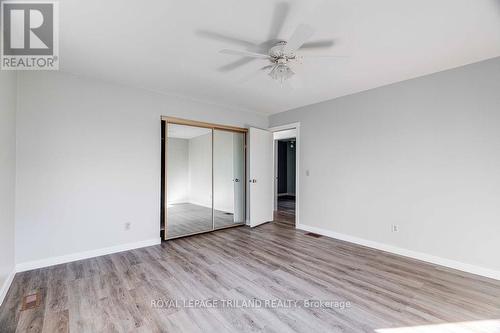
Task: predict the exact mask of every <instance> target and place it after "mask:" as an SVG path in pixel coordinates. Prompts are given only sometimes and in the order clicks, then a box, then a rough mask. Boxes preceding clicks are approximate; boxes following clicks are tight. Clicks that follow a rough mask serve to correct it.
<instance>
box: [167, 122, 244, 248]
mask: <svg viewBox="0 0 500 333" xmlns="http://www.w3.org/2000/svg"><path fill="white" fill-rule="evenodd" d="M166 175H167V182H166V188H167V219H166V228H167V238H168V239H172V238H176V237H180V236H186V235H191V234H196V233H200V232H206V231H211V230H214V229H220V228H225V227H229V226H234V225H239V224H242V223H244V222H245V135H244V133H237V132H231V131H224V130H212V129H211V128H203V127H196V126H187V125H178V124H171V123H169V124H168V125H167V144H166Z"/></svg>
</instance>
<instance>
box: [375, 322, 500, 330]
mask: <svg viewBox="0 0 500 333" xmlns="http://www.w3.org/2000/svg"><path fill="white" fill-rule="evenodd" d="M375 332H376V333H424V332H425V333H455V332H456V333H500V319H493V320H478V321H464V322H459V323H444V324H433V325H421V326H408V327H397V328H379V329H376V330H375Z"/></svg>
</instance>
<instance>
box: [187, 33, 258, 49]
mask: <svg viewBox="0 0 500 333" xmlns="http://www.w3.org/2000/svg"><path fill="white" fill-rule="evenodd" d="M196 34H197V35H198V36H201V37H204V38H210V39H213V40H216V41H219V42H224V43H233V44H238V45H241V46H244V47H255V46H256V45H257V44H256V43H253V42H251V41H248V40H244V39H241V38H237V37H232V36H226V35H223V34H221V33H218V32H213V31H207V30H198V31H196Z"/></svg>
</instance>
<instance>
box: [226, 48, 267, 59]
mask: <svg viewBox="0 0 500 333" xmlns="http://www.w3.org/2000/svg"><path fill="white" fill-rule="evenodd" d="M219 53H223V54H231V55H239V56H242V57H248V58H259V59H269V56H268V55H267V54H262V53H255V52H249V51H239V50H229V49H223V50H220V51H219Z"/></svg>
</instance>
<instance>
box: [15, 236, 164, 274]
mask: <svg viewBox="0 0 500 333" xmlns="http://www.w3.org/2000/svg"><path fill="white" fill-rule="evenodd" d="M158 244H161V239H160V238H155V239H148V240H144V241H139V242H134V243H126V244H120V245H116V246H110V247H105V248H101V249H97V250H90V251H84V252H77V253H72V254H67V255H64V256H59V257H51V258H46V259H41V260H35V261H28V262H24V263H20V264H17V265H16V272H25V271H30V270H32V269H37V268H43V267H49V266H54V265H59V264H65V263H68V262H72V261H77V260H82V259H89V258H94V257H100V256H104V255H107V254H112V253H117V252H123V251H128V250H133V249H138V248H141V247H147V246H153V245H158Z"/></svg>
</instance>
